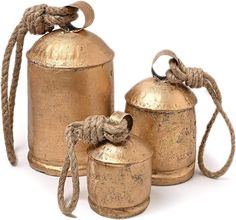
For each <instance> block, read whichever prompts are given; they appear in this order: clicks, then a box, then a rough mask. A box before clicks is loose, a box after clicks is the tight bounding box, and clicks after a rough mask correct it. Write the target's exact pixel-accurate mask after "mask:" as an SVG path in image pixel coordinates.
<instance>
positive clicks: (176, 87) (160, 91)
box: [125, 77, 197, 111]
mask: <svg viewBox="0 0 236 220" xmlns="http://www.w3.org/2000/svg"><path fill="white" fill-rule="evenodd" d="M125 98H126V102H127V103H128V104H129V105H132V106H135V107H137V108H140V109H145V110H150V111H178V110H185V109H190V108H192V107H194V105H195V104H196V103H197V98H196V96H195V95H194V94H193V92H192V91H191V90H190V89H189V88H188V87H186V86H184V85H183V84H180V83H176V84H172V83H170V82H168V81H166V80H160V79H158V78H154V77H153V78H147V79H145V80H143V81H141V82H139V83H138V84H136V85H135V86H134V87H133V88H132V89H131V90H129V92H128V93H127V94H126V96H125Z"/></svg>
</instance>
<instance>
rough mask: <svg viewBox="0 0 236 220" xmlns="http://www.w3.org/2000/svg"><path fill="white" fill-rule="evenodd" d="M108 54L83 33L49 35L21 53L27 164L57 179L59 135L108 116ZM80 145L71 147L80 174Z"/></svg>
mask: <svg viewBox="0 0 236 220" xmlns="http://www.w3.org/2000/svg"><path fill="white" fill-rule="evenodd" d="M113 56H114V53H113V51H112V50H111V49H110V48H109V47H108V46H107V45H106V44H105V43H104V41H103V40H101V39H100V38H99V37H98V36H96V35H95V34H93V33H91V32H89V31H86V30H80V31H75V32H73V31H71V32H65V31H64V30H61V29H60V30H56V31H53V32H51V33H49V34H47V35H45V36H43V37H42V38H41V39H39V40H38V41H37V42H36V43H35V44H34V46H33V47H32V48H31V49H30V51H29V52H28V53H27V57H28V103H29V104H28V114H29V120H28V133H29V136H28V142H29V148H30V151H29V155H28V158H29V162H30V165H31V166H32V167H33V168H34V169H36V170H39V171H42V172H44V173H46V174H49V175H60V172H61V167H62V165H63V162H64V158H65V154H66V151H67V149H66V144H65V140H64V130H65V127H66V125H67V124H68V123H70V122H71V121H80V120H83V119H85V118H86V117H87V116H89V115H94V114H103V115H107V116H108V115H110V114H111V113H112V112H113V64H112V59H113ZM87 147H88V145H86V144H79V146H78V147H76V149H77V152H78V160H79V164H80V167H79V169H80V175H85V174H86V165H87Z"/></svg>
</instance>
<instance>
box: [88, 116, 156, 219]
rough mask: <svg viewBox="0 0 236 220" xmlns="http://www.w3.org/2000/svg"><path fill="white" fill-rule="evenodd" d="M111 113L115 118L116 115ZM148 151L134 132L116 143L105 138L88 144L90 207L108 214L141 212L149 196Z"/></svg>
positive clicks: (122, 214) (149, 156)
mask: <svg viewBox="0 0 236 220" xmlns="http://www.w3.org/2000/svg"><path fill="white" fill-rule="evenodd" d="M112 117H114V120H119V117H118V115H117V117H118V118H116V116H115V115H113V116H112ZM129 117H130V116H129ZM152 154H153V152H152V150H151V149H150V148H149V147H147V146H146V145H145V143H144V142H143V141H142V140H140V139H139V138H138V137H136V136H134V135H130V136H129V137H128V139H127V140H126V141H125V142H123V143H120V144H116V145H115V144H112V143H110V142H105V143H102V144H100V145H99V146H96V147H90V148H89V150H88V155H89V160H88V170H87V172H88V193H89V204H90V206H91V208H92V209H93V210H94V211H95V212H97V213H98V214H100V215H103V216H106V217H112V218H125V217H131V216H134V215H137V214H139V213H141V212H143V211H144V210H145V209H146V207H147V206H148V204H149V200H150V198H149V195H150V189H151V176H152V159H151V158H152Z"/></svg>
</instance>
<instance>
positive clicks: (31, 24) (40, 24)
mask: <svg viewBox="0 0 236 220" xmlns="http://www.w3.org/2000/svg"><path fill="white" fill-rule="evenodd" d="M77 17H78V15H77V9H76V8H72V7H62V8H57V7H49V6H47V5H46V4H41V5H36V6H33V7H30V8H28V9H26V11H25V13H24V15H23V18H22V22H23V23H24V25H25V27H26V28H27V30H28V31H29V32H30V33H31V34H35V35H36V34H44V33H46V32H51V31H52V30H53V29H54V26H55V25H59V26H60V27H63V26H65V25H67V24H69V23H70V22H72V21H74V20H75V19H76V18H77Z"/></svg>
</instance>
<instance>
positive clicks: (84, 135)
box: [57, 113, 130, 215]
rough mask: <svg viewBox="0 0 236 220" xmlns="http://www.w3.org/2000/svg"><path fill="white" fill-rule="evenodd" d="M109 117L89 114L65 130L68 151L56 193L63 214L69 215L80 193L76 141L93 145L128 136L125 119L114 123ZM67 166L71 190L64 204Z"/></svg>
mask: <svg viewBox="0 0 236 220" xmlns="http://www.w3.org/2000/svg"><path fill="white" fill-rule="evenodd" d="M114 114H117V113H113V115H114ZM118 114H123V113H118ZM111 117H112V116H111ZM111 117H110V118H106V117H105V116H103V115H94V116H89V117H88V118H86V119H85V120H84V121H81V122H73V123H71V124H70V125H68V126H67V128H66V130H65V137H66V142H67V146H68V152H67V156H66V158H65V162H64V165H63V168H62V172H61V176H60V179H59V184H58V193H57V198H58V205H59V207H60V209H61V211H62V213H64V214H65V215H70V214H71V213H72V212H73V210H74V209H75V207H76V205H77V202H78V199H79V194H80V183H79V173H78V161H77V158H76V155H75V149H74V148H75V145H76V144H77V143H78V141H83V142H84V143H89V144H93V145H96V144H98V143H99V142H102V141H104V140H108V141H110V142H112V143H120V142H123V141H125V140H126V139H127V137H128V136H129V132H130V128H129V127H128V122H127V120H125V119H124V118H123V119H122V120H121V121H120V123H117V124H116V123H114V122H113V121H112V119H111ZM69 168H71V173H72V185H73V192H72V198H71V200H70V201H69V203H68V204H66V202H65V199H64V188H65V181H66V177H67V174H68V171H69Z"/></svg>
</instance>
